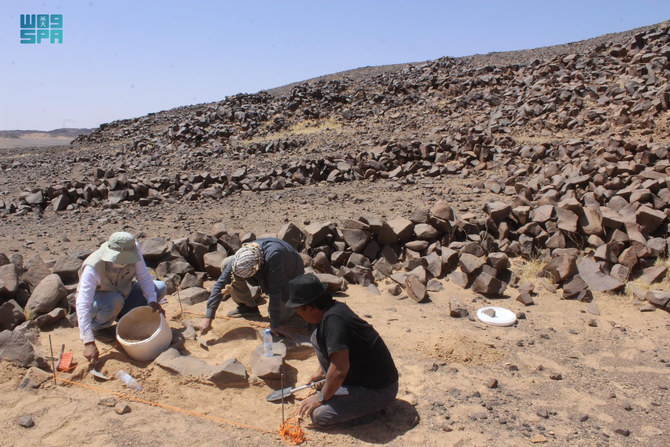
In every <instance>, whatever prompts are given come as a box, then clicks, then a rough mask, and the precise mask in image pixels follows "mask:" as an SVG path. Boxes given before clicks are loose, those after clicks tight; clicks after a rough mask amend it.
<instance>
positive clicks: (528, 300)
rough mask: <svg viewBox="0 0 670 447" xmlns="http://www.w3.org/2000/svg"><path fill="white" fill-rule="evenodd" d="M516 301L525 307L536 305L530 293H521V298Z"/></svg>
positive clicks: (518, 297)
mask: <svg viewBox="0 0 670 447" xmlns="http://www.w3.org/2000/svg"><path fill="white" fill-rule="evenodd" d="M516 300H517V301H518V302H520V303H522V304H523V305H524V306H532V305H533V304H535V301H534V300H533V297H532V296H530V293H528V292H521V293H519V296H517V297H516Z"/></svg>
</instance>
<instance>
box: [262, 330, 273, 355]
mask: <svg viewBox="0 0 670 447" xmlns="http://www.w3.org/2000/svg"><path fill="white" fill-rule="evenodd" d="M272 343H273V340H272V332H270V329H266V330H265V334H263V352H264V353H265V356H266V357H272V356H273V355H274V352H273V350H272Z"/></svg>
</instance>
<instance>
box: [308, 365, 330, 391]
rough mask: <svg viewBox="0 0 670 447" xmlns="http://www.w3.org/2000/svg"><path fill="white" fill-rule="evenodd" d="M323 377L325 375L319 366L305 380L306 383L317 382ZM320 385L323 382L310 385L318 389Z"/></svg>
mask: <svg viewBox="0 0 670 447" xmlns="http://www.w3.org/2000/svg"><path fill="white" fill-rule="evenodd" d="M325 377H326V376H325V375H324V374H323V371H322V370H321V368H319V369H318V371H315V372H314V374H312V375H311V376H310V378H309V379H308V380H307V383H308V384H310V383H314V382H318V381H319V380H321V379H324V378H325ZM322 386H323V382H322V383H319V384H316V385H314V386H312V388H314V389H317V390H318V389H320V388H321V387H322Z"/></svg>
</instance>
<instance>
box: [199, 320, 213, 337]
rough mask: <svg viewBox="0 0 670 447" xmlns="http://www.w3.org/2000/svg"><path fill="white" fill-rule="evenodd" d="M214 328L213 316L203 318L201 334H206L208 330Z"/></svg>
mask: <svg viewBox="0 0 670 447" xmlns="http://www.w3.org/2000/svg"><path fill="white" fill-rule="evenodd" d="M211 330H212V319H211V318H203V319H202V322H201V323H200V335H201V336H202V335H205V334H206V333H207V332H209V331H211Z"/></svg>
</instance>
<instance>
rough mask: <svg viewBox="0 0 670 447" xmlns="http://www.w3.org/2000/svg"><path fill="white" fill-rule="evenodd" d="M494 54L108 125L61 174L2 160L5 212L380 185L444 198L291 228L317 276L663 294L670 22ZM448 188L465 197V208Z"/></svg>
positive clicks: (27, 159)
mask: <svg viewBox="0 0 670 447" xmlns="http://www.w3.org/2000/svg"><path fill="white" fill-rule="evenodd" d="M523 54H526V55H527V56H528V55H530V56H531V57H527V58H526V59H523V58H522V57H521V56H522V55H523ZM538 56H543V58H541V59H540V58H537V57H538ZM484 58H488V59H487V60H489V61H491V64H489V65H483V64H481V63H478V62H477V61H481V59H475V58H463V59H452V58H443V59H439V60H435V61H429V62H426V63H421V64H408V65H404V66H398V67H384V68H380V69H378V70H374V69H366V70H364V71H362V72H361V73H358V74H355V75H353V74H352V76H348V75H339V76H333V77H330V78H329V77H324V78H322V79H317V80H315V81H312V82H306V83H302V84H298V85H295V86H292V87H291V88H290V91H289V92H288V93H287V94H282V90H281V89H280V90H277V91H275V92H273V93H269V92H260V93H257V94H253V95H247V94H244V95H242V94H241V95H236V96H233V97H230V98H227V99H226V100H225V101H221V102H219V103H214V104H205V105H198V106H191V107H183V108H178V109H173V110H169V111H165V112H160V113H156V114H150V115H147V116H145V117H142V118H138V119H132V120H123V121H115V122H112V123H109V124H105V125H102V126H100V128H99V129H97V130H96V131H94V132H93V133H91V134H90V135H86V136H83V135H82V136H80V137H78V138H77V139H76V140H75V141H74V142H73V144H72V146H71V147H70V148H69V149H66V150H62V151H61V152H55V153H51V154H50V158H49V159H48V160H44V159H40V155H30V154H28V155H25V156H16V157H3V158H2V159H0V165H1V166H2V169H3V173H4V174H5V175H6V176H7V178H8V179H9V181H8V182H7V184H11V185H12V186H14V187H15V188H14V190H13V191H8V193H7V194H6V195H5V196H4V197H3V198H2V199H0V213H1V215H2V216H3V217H5V218H7V219H9V218H18V217H21V216H28V215H35V216H43V215H45V214H46V215H48V214H50V213H70V212H74V211H77V212H85V210H87V209H88V208H95V209H102V210H110V209H119V208H121V209H123V208H125V207H129V208H131V209H137V210H138V211H137V212H138V213H140V212H141V211H140V210H141V209H146V208H149V209H150V208H151V207H153V206H155V205H157V204H161V205H162V206H163V207H165V206H169V204H174V203H183V204H191V203H192V204H196V203H211V204H229V203H231V202H228V201H227V200H229V198H231V199H232V198H234V197H236V196H239V195H240V194H241V193H246V192H251V193H263V192H264V191H283V190H292V189H301V188H305V189H306V190H307V191H309V190H310V188H323V187H324V185H325V186H326V187H327V188H328V189H330V191H337V187H338V186H340V185H353V188H355V189H358V190H362V191H365V186H364V185H369V184H375V183H380V184H383V185H387V186H388V187H389V188H390V189H393V190H395V191H397V194H398V197H400V196H401V194H402V193H404V192H405V191H418V192H420V193H421V194H422V195H424V201H425V202H426V203H421V205H420V206H417V205H413V209H414V210H415V211H414V212H412V213H409V214H408V215H404V216H389V218H385V217H384V215H385V214H386V211H387V210H385V209H384V206H383V205H380V207H379V208H378V209H377V210H376V211H379V214H378V215H377V216H366V217H360V216H348V215H346V211H344V213H345V214H343V215H341V218H342V220H343V221H344V222H343V223H342V224H341V225H339V226H338V225H336V224H334V223H331V222H314V221H312V220H311V219H310V218H309V217H308V216H309V213H306V214H307V215H306V216H301V217H302V218H303V222H304V224H305V225H306V227H305V228H304V229H301V228H297V227H283V228H282V229H281V233H282V234H284V235H286V232H287V231H288V232H289V233H290V234H291V235H292V236H290V238H291V240H292V242H293V243H294V245H295V246H296V247H298V248H300V249H302V250H303V252H304V254H305V256H306V263H307V264H309V265H311V266H312V267H313V268H314V269H315V270H317V271H320V272H324V273H334V274H336V275H339V276H340V277H344V278H346V279H347V280H348V281H349V282H355V283H362V284H368V283H371V282H374V281H375V278H382V277H393V275H395V274H396V273H397V271H398V270H401V269H404V270H405V272H404V273H403V276H400V277H398V276H396V277H393V278H394V281H396V282H397V283H400V284H402V286H403V287H405V288H406V289H407V291H408V293H409V294H410V295H411V296H412V297H415V298H416V299H417V301H421V300H422V299H423V298H424V297H425V296H426V290H425V286H426V284H427V282H428V280H429V279H430V278H431V277H435V278H440V277H442V276H444V275H446V274H448V273H450V274H451V278H452V279H453V280H454V281H455V282H457V283H458V284H460V285H462V286H463V287H471V286H472V287H473V288H475V290H476V291H477V292H479V293H482V294H486V295H501V294H503V292H504V291H505V289H506V287H508V286H509V285H516V284H517V283H518V278H515V276H514V275H512V274H511V272H510V270H509V269H508V268H509V265H510V263H509V259H510V258H516V257H522V258H524V259H536V258H540V259H543V260H544V261H545V262H546V263H547V264H546V266H545V267H544V275H545V276H547V277H548V278H549V279H550V280H551V283H552V284H547V287H551V288H556V287H557V288H562V290H563V295H564V297H566V298H578V299H581V300H589V299H591V296H592V292H602V291H614V292H617V291H621V290H622V289H623V288H624V286H625V284H626V282H627V281H628V280H629V279H631V278H636V277H639V276H640V275H642V276H643V277H644V278H646V280H647V283H649V284H653V283H656V282H658V281H663V280H664V278H665V277H666V275H667V266H663V265H658V262H657V259H659V258H663V257H665V256H667V252H668V243H670V237H669V236H670V231H669V230H670V226H669V223H668V216H669V215H670V157H669V155H668V150H669V144H670V140H669V137H668V128H669V121H668V119H669V116H670V112H668V109H669V107H670V85H668V78H669V77H670V60H669V58H670V28H669V26H668V23H663V24H659V25H657V26H653V27H648V28H645V29H642V30H637V31H634V32H630V33H624V34H621V35H616V36H612V37H609V38H599V39H596V40H593V41H590V42H589V41H587V42H583V43H579V44H575V45H565V46H561V47H557V48H553V49H539V50H530V51H529V52H527V53H524V52H520V53H515V54H510V55H505V54H498V55H489V56H486V57H484ZM510 62H512V63H510ZM77 173H78V175H79V176H78V177H77V176H75V175H77ZM68 176H69V178H68ZM38 179H39V184H36V183H37V180H38ZM33 180H34V182H33ZM16 185H18V187H16ZM342 187H343V186H342ZM438 189H439V190H438ZM445 191H446V193H447V194H446V195H447V196H449V194H452V193H454V194H455V195H451V197H447V198H449V199H450V200H445V197H444V196H445ZM475 193H476V194H478V197H480V196H479V195H480V194H482V193H484V196H481V201H479V200H472V199H471V198H469V197H468V196H472V195H473V194H475ZM308 194H309V193H308ZM332 194H333V197H337V193H332ZM368 199H369V200H371V201H374V198H373V197H368ZM284 200H287V201H288V202H290V199H284ZM302 200H303V202H302V203H309V202H308V201H306V200H305V199H302ZM266 205H267V203H264V206H266ZM454 208H456V212H454ZM255 212H256V213H257V214H259V215H263V214H268V213H270V214H271V213H272V211H271V210H270V209H268V208H265V207H264V208H262V209H257V210H255ZM298 223H299V222H298ZM278 227H279V225H277V228H275V231H279V228H278ZM222 234H223V233H221V234H211V235H209V238H208V239H207V243H206V244H202V243H200V244H199V245H198V246H197V247H196V246H194V245H192V243H193V241H192V240H191V245H188V243H187V245H186V247H187V248H185V249H184V250H186V251H183V252H182V251H181V250H177V252H175V251H174V250H168V249H167V248H166V250H167V251H166V253H172V255H170V256H176V257H178V258H179V257H184V258H185V259H186V258H188V256H192V255H193V253H197V256H195V258H193V259H191V260H190V261H189V264H190V265H191V266H192V267H193V268H195V269H196V271H201V272H204V264H205V263H204V256H205V254H207V253H210V252H212V251H215V252H216V251H218V252H222V253H226V252H228V251H230V248H231V246H230V243H229V242H226V240H221V239H220V236H221V235H222ZM226 234H227V233H226ZM177 236H183V235H177ZM194 237H195V236H194ZM231 237H234V238H236V240H237V239H238V238H240V236H239V235H234V236H231ZM286 237H289V236H286ZM197 238H198V239H200V238H201V237H200V236H197ZM212 238H213V239H212ZM242 239H244V238H242ZM185 253H186V254H185ZM187 255H188V256H187ZM585 255H586V256H585ZM168 257H169V256H168ZM170 260H173V261H174V259H165V260H164V262H168V261H170ZM403 262H404V264H403ZM417 268H419V271H415V269H417ZM8 271H9V270H8ZM352 272H353V273H352ZM412 272H413V273H412ZM8 274H9V273H8ZM380 275H381V276H380ZM9 280H11V281H13V282H12V283H14V282H16V281H19V280H18V279H16V278H15V279H11V278H10V279H9ZM527 292H528V291H527ZM529 293H530V292H528V293H526V294H525V295H526V296H525V298H524V299H526V300H527V301H528V302H529V303H531V302H532V299H531V298H530V295H529ZM637 295H638V296H639V297H640V299H641V300H647V301H648V302H649V303H651V304H653V305H656V306H657V307H661V308H666V306H667V305H668V304H669V302H670V294H668V293H667V292H663V291H662V290H657V289H654V287H651V290H649V291H647V290H646V289H645V290H637ZM455 307H457V306H456V304H455Z"/></svg>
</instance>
